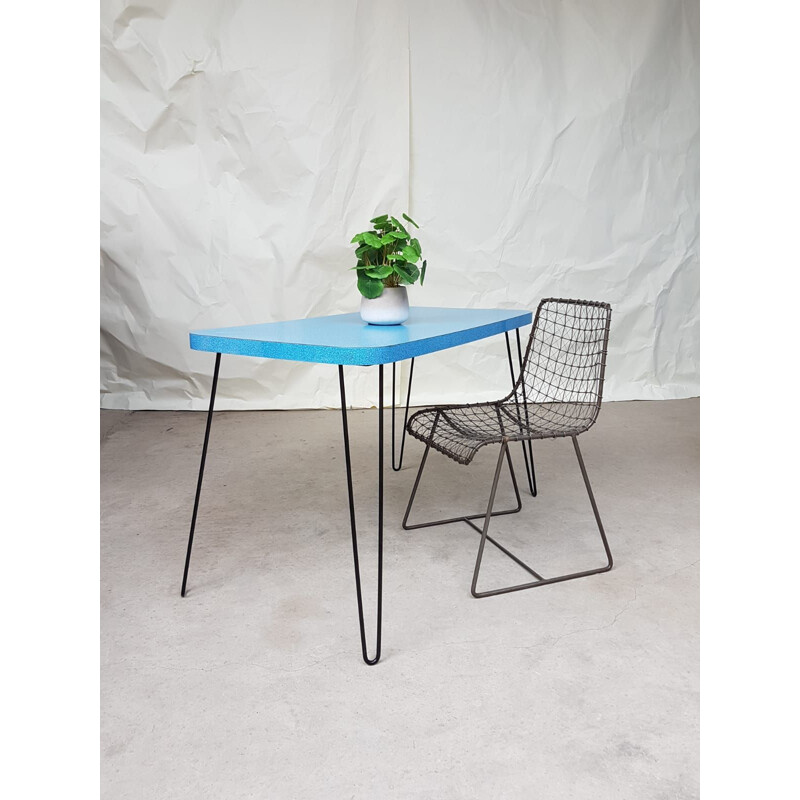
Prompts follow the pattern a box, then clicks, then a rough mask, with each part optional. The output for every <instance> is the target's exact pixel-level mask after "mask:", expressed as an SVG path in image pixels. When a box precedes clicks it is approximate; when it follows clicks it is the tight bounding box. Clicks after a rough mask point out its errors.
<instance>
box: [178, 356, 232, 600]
mask: <svg viewBox="0 0 800 800" xmlns="http://www.w3.org/2000/svg"><path fill="white" fill-rule="evenodd" d="M221 360H222V353H217V359H216V361H215V362H214V380H213V381H212V382H211V399H210V400H209V402H208V417H207V418H206V435H205V439H203V455H202V456H200V472H199V473H198V475H197V489H196V491H195V493H194V510H193V511H192V527H191V528H190V529H189V544H188V545H187V547H186V564H185V565H184V567H183V583H182V584H181V597H186V579H187V578H188V577H189V561H190V560H191V558H192V542H193V541H194V526H195V524H196V523H197V509H198V508H199V507H200V491H201V490H202V488H203V472H204V470H205V468H206V453H208V437H209V435H210V434H211V418H212V416H213V415H214V398H215V397H216V395H217V379H218V378H219V362H220V361H221Z"/></svg>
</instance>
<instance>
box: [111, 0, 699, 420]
mask: <svg viewBox="0 0 800 800" xmlns="http://www.w3.org/2000/svg"><path fill="white" fill-rule="evenodd" d="M698 28H699V21H698V8H697V3H696V2H681V1H680V0H647V2H641V1H640V0H603V1H602V2H593V3H587V2H580V1H578V0H540V2H530V1H529V0H511V1H509V0H506V2H503V3H498V2H491V0H481V1H479V0H472V1H471V2H465V1H464V0H438V1H437V2H436V3H430V2H421V1H420V2H415V1H413V0H412V2H389V1H388V0H378V1H375V2H370V3H363V2H358V0H338V1H337V2H319V0H316V1H314V0H310V1H309V0H306V1H305V2H300V1H298V0H280V2H275V0H240V2H231V0H179V1H176V2H171V3H165V2H158V1H157V0H142V1H141V2H137V3H135V4H128V3H124V2H118V1H116V0H103V3H102V125H103V130H102V145H103V151H102V197H101V215H102V219H101V223H102V234H101V235H102V242H101V243H102V280H101V300H102V334H101V335H102V361H101V368H102V405H103V407H105V408H123V409H146V408H160V409H189V408H196V409H199V408H205V407H207V402H208V391H209V384H210V373H211V370H212V366H213V355H211V354H206V353H195V352H193V351H191V350H189V345H188V331H189V330H190V329H195V328H204V327H218V326H224V325H239V324H246V323H255V322H266V321H272V320H281V319H293V318H298V317H306V316H320V315H324V314H334V313H342V312H347V311H354V310H357V308H358V304H359V295H358V293H357V291H356V288H355V280H354V278H353V273H352V272H348V271H347V269H348V267H350V266H351V265H352V264H353V263H354V258H353V256H352V249H351V246H350V245H349V244H348V243H349V241H350V239H351V237H352V235H353V234H354V233H356V232H358V231H361V230H363V229H365V227H366V225H367V224H368V220H369V218H370V217H372V216H374V215H375V214H376V213H382V212H385V211H392V212H393V213H395V214H397V213H399V212H402V211H406V210H408V211H409V212H410V213H411V215H412V216H413V217H414V218H415V219H417V221H418V222H419V223H420V224H421V225H422V226H423V227H422V231H421V234H420V241H421V242H422V244H423V248H424V250H425V254H426V256H427V258H428V278H427V280H426V284H425V286H424V287H423V288H420V287H419V286H414V287H411V288H410V290H409V294H410V299H411V303H412V305H413V304H415V303H416V304H418V305H428V306H437V305H441V306H454V307H487V308H488V307H513V308H520V307H524V308H530V309H535V307H536V304H537V303H538V301H539V299H541V298H542V297H547V296H557V297H579V298H586V299H597V300H606V301H608V302H610V303H611V304H612V306H613V308H614V312H613V317H612V335H611V342H610V351H609V361H608V369H607V383H606V398H607V399H611V400H613V399H631V398H643V399H649V398H674V397H687V396H692V395H697V394H698V393H699V383H698V381H699V378H698V351H699V308H698V302H699V298H698V291H699V289H698V283H699V281H698V269H699V267H698V235H699V227H698V226H699V221H698V208H699V198H698V193H699V187H698V183H699V176H698V160H699V159H698V149H699V103H698V94H699V91H698V72H699V68H698V50H699V46H698ZM401 372H402V374H403V375H404V376H405V375H407V365H405V366H404V368H403V369H402V370H401ZM349 375H350V378H349V381H348V391H349V397H348V399H349V400H350V401H351V402H352V403H353V404H354V405H359V406H368V405H374V404H375V403H376V399H377V392H376V389H377V387H376V370H368V369H357V368H352V369H350V370H349ZM387 378H388V376H387ZM508 381H509V378H508V366H507V362H506V356H505V342H504V340H503V339H502V337H498V338H495V339H492V340H484V341H483V342H477V343H473V344H471V345H466V346H464V347H461V348H456V349H453V350H448V351H445V352H442V353H437V354H432V355H430V356H426V357H425V358H423V359H420V360H419V361H418V362H417V367H416V368H415V374H414V392H413V398H412V400H413V402H415V403H429V402H460V401H473V400H481V399H494V398H496V397H498V396H500V395H501V394H503V393H505V391H507V388H508ZM338 402H339V398H338V384H337V377H336V369H335V367H330V366H318V365H309V364H299V363H292V362H282V361H261V360H257V359H248V358H241V357H234V356H229V357H223V360H222V370H221V378H220V386H219V391H218V398H217V407H218V408H221V409H224V408H237V409H244V408H316V407H334V406H337V405H338Z"/></svg>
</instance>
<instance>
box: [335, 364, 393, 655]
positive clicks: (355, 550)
mask: <svg viewBox="0 0 800 800" xmlns="http://www.w3.org/2000/svg"><path fill="white" fill-rule="evenodd" d="M339 391H340V393H341V399H342V433H343V435H344V461H345V468H346V470H347V500H348V503H349V505H350V532H351V535H352V539H353V566H354V568H355V575H356V600H357V602H358V626H359V632H360V633H361V655H362V657H363V658H364V663H365V664H369V665H370V666H372V665H374V664H377V663H378V661H379V660H380V657H381V623H382V616H383V364H379V365H378V613H377V625H376V633H375V656H374V657H373V658H370V657H369V655H368V653H367V637H366V634H365V632H364V604H363V601H362V598H361V569H360V567H359V561H358V534H357V533H356V510H355V504H354V502H353V471H352V466H351V463H350V434H349V431H348V427H347V398H346V396H345V389H344V367H343V366H342V365H341V364H340V365H339Z"/></svg>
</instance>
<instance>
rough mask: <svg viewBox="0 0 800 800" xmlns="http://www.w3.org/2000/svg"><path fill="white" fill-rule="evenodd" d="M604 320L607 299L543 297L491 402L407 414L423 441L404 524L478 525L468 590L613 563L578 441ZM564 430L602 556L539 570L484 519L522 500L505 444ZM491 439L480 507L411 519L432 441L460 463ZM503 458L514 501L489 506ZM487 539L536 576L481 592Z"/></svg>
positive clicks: (594, 406)
mask: <svg viewBox="0 0 800 800" xmlns="http://www.w3.org/2000/svg"><path fill="white" fill-rule="evenodd" d="M610 324H611V306H610V305H608V303H596V302H591V301H588V300H560V299H554V298H548V299H546V300H542V302H541V303H539V307H538V309H537V310H536V317H535V318H534V321H533V330H532V331H531V335H530V339H529V340H528V347H527V350H526V352H525V359H524V363H523V366H522V369H521V370H520V375H519V377H518V379H517V381H516V383H515V385H514V388H513V389H512V391H511V393H510V394H508V395H506V397H504V398H503V399H502V400H498V401H496V402H493V403H473V404H469V405H452V406H435V407H433V408H427V409H424V410H423V411H418V412H416V413H415V414H414V415H412V417H411V418H410V419H409V421H408V425H407V430H408V432H409V433H410V434H411V435H412V436H414V437H415V438H417V439H419V440H420V441H422V442H424V443H425V453H424V455H423V456H422V462H421V463H420V465H419V472H418V473H417V478H416V480H415V481H414V488H413V490H412V492H411V497H410V498H409V500H408V507H407V508H406V513H405V516H404V517H403V528H404V529H405V530H415V529H417V528H427V527H431V526H434V525H447V524H449V523H451V522H466V523H467V524H468V525H470V526H471V527H473V528H474V529H475V530H476V531H477V532H478V533H480V534H481V542H480V546H479V547H478V556H477V559H476V561H475V570H474V572H473V576H472V587H471V591H472V594H473V596H474V597H489V596H491V595H496V594H505V593H507V592H517V591H520V590H521V589H532V588H533V587H535V586H546V585H547V584H551V583H559V582H561V581H568V580H572V579H573V578H582V577H584V576H586V575H596V574H597V573H600V572H607V571H608V570H610V569H611V567H612V566H613V563H614V562H613V559H612V557H611V550H610V549H609V546H608V541H607V539H606V534H605V531H604V530H603V523H602V521H601V519H600V514H599V512H598V510H597V504H596V503H595V499H594V494H593V493H592V487H591V485H590V483H589V477H588V475H587V474H586V466H585V465H584V463H583V456H582V455H581V451H580V448H579V447H578V435H579V434H581V433H583V432H584V431H586V430H588V429H589V428H590V427H591V426H592V425H594V423H595V421H596V420H597V415H598V414H599V412H600V404H601V401H602V397H603V379H604V375H605V366H606V352H607V350H608V332H609V327H610ZM566 436H568V437H570V438H571V439H572V444H573V445H574V447H575V455H576V456H577V458H578V464H579V466H580V469H581V475H582V476H583V481H584V483H585V485H586V491H587V492H588V494H589V501H590V502H591V504H592V511H593V512H594V517H595V520H596V521H597V527H598V530H599V531H600V537H601V539H602V540H603V547H604V548H605V552H606V556H607V558H608V563H607V564H606V565H605V566H603V567H600V568H598V569H591V570H584V571H583V572H573V573H570V574H568V575H559V576H558V577H555V578H544V577H543V576H542V575H540V574H539V573H538V572H536V571H535V570H534V569H532V568H531V567H529V566H528V565H527V564H525V563H524V562H523V561H522V560H520V559H519V558H517V556H515V555H514V554H513V553H511V552H510V551H509V550H507V549H506V548H505V547H503V546H502V545H501V544H499V543H498V542H496V541H495V540H494V539H493V538H492V537H491V536H489V523H490V522H491V518H492V517H496V516H500V515H503V514H514V513H516V512H518V511H519V510H520V509H521V508H522V500H521V498H520V494H519V489H518V487H517V480H516V476H515V475H514V467H513V465H512V463H511V456H510V454H509V451H508V445H509V442H515V441H526V440H532V439H555V438H559V437H566ZM489 444H499V445H500V453H499V455H498V458H497V466H496V468H495V471H494V480H493V481H492V487H491V491H490V492H489V504H488V506H487V509H486V513H485V514H472V515H469V516H463V517H452V518H450V519H441V520H435V521H434V522H423V523H418V524H415V525H409V524H408V517H409V514H410V513H411V507H412V505H413V503H414V497H415V496H416V494H417V489H418V488H419V483H420V479H421V478H422V472H423V470H424V469H425V463H426V461H427V459H428V453H429V452H430V449H431V447H433V448H434V449H435V450H438V451H439V452H440V453H443V454H444V455H446V456H447V457H448V458H452V459H453V460H454V461H457V462H458V463H459V464H469V463H470V462H471V461H472V459H473V458H474V456H475V454H476V453H477V452H478V450H479V449H480V448H481V447H485V446H486V445H489ZM504 460H505V461H506V462H507V463H508V468H509V471H510V473H511V480H512V482H513V485H514V492H515V494H516V498H517V507H516V508H513V509H508V510H505V511H494V510H493V509H494V499H495V494H496V493H497V484H498V481H499V479H500V472H501V469H502V466H503V461H504ZM476 519H483V525H482V527H478V525H476V524H475V523H474V522H473V521H472V520H476ZM487 541H489V542H491V543H492V544H494V545H495V546H496V547H497V548H498V549H500V550H501V551H502V552H503V553H505V554H506V555H507V556H509V557H510V558H511V559H513V560H514V561H515V562H516V563H517V564H519V565H520V566H521V567H522V568H523V569H525V570H527V571H528V572H529V573H530V574H531V575H532V576H533V577H534V578H535V579H536V580H534V581H530V582H527V583H521V584H516V585H514V586H507V587H504V588H501V589H492V590H490V591H485V592H479V591H477V584H478V575H479V573H480V568H481V560H482V559H483V551H484V547H485V546H486V542H487Z"/></svg>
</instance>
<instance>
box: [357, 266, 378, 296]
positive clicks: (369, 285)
mask: <svg viewBox="0 0 800 800" xmlns="http://www.w3.org/2000/svg"><path fill="white" fill-rule="evenodd" d="M358 291H359V292H361V294H362V295H364V297H367V298H369V299H370V300H374V299H375V298H376V297H380V294H381V292H382V291H383V281H379V280H377V279H376V278H370V277H368V276H367V275H366V273H365V272H359V273H358Z"/></svg>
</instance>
